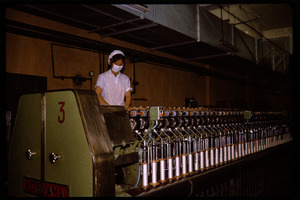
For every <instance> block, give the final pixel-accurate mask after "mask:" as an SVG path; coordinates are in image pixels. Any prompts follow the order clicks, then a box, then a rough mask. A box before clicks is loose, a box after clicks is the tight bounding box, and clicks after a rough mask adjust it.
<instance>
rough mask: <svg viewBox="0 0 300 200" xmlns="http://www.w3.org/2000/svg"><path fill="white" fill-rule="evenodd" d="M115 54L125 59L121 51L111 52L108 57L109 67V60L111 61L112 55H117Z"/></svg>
mask: <svg viewBox="0 0 300 200" xmlns="http://www.w3.org/2000/svg"><path fill="white" fill-rule="evenodd" d="M117 54H121V55H123V56H124V57H125V55H124V53H123V52H122V51H120V50H114V51H113V52H111V53H110V55H109V56H108V64H109V65H110V64H111V63H110V60H111V59H112V57H113V56H114V55H117Z"/></svg>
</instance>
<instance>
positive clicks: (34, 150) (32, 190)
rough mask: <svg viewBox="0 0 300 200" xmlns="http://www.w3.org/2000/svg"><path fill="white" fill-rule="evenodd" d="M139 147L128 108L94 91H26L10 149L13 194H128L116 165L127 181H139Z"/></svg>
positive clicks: (86, 195)
mask: <svg viewBox="0 0 300 200" xmlns="http://www.w3.org/2000/svg"><path fill="white" fill-rule="evenodd" d="M136 145H137V142H135V141H134V138H133V134H132V129H131V127H130V123H129V117H128V113H127V111H126V109H125V108H124V107H122V106H100V104H99V101H98V98H97V95H96V93H95V92H94V91H88V90H62V91H49V92H45V93H38V94H27V95H23V96H22V97H21V98H20V101H19V107H18V111H17V116H16V120H15V125H14V130H13V134H12V139H11V143H10V148H9V172H8V195H9V196H12V197H14V196H16V197H27V196H28V197H31V196H50V197H56V196H70V197H72V196H75V197H80V196H84V197H88V196H90V197H93V196H116V195H117V194H118V192H119V193H120V191H121V194H122V189H120V191H116V189H115V188H117V187H115V182H116V178H115V177H116V176H115V173H116V169H119V171H121V172H119V173H122V177H123V178H124V182H127V183H131V185H133V184H134V182H136V180H137V177H136V176H131V173H134V174H136V172H135V171H136V170H137V169H138V153H137V149H138V148H137V147H136ZM126 177H127V178H126ZM133 177H134V178H133ZM117 190H118V189H117ZM124 194H125V193H124Z"/></svg>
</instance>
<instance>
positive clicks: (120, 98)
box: [95, 50, 132, 106]
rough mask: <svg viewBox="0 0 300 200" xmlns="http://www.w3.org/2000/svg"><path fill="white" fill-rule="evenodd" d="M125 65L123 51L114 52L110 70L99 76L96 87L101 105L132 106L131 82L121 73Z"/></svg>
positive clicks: (111, 57) (109, 59)
mask: <svg viewBox="0 0 300 200" xmlns="http://www.w3.org/2000/svg"><path fill="white" fill-rule="evenodd" d="M124 63H125V55H124V53H123V52H122V51H120V50H114V51H113V52H112V53H111V54H110V55H109V57H108V70H107V71H106V72H104V73H102V74H100V75H99V76H98V79H97V83H96V85H95V92H96V93H97V96H98V99H99V102H100V104H101V105H120V106H124V105H126V106H129V105H130V103H131V90H132V88H131V87H130V80H129V78H128V76H126V75H125V74H122V73H121V72H120V71H121V69H122V68H123V66H124ZM124 97H125V99H126V100H125V102H124Z"/></svg>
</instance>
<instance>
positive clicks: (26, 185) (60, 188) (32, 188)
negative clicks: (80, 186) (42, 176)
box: [23, 177, 69, 197]
mask: <svg viewBox="0 0 300 200" xmlns="http://www.w3.org/2000/svg"><path fill="white" fill-rule="evenodd" d="M23 189H24V192H27V193H30V194H33V195H37V196H42V197H69V187H68V186H66V185H60V184H56V183H49V182H43V181H41V180H37V179H32V178H28V177H24V180H23Z"/></svg>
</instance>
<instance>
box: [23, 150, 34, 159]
mask: <svg viewBox="0 0 300 200" xmlns="http://www.w3.org/2000/svg"><path fill="white" fill-rule="evenodd" d="M35 154H36V153H35V152H31V150H30V149H28V150H27V151H26V152H25V157H26V158H27V159H30V158H31V157H32V156H33V155H35Z"/></svg>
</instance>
